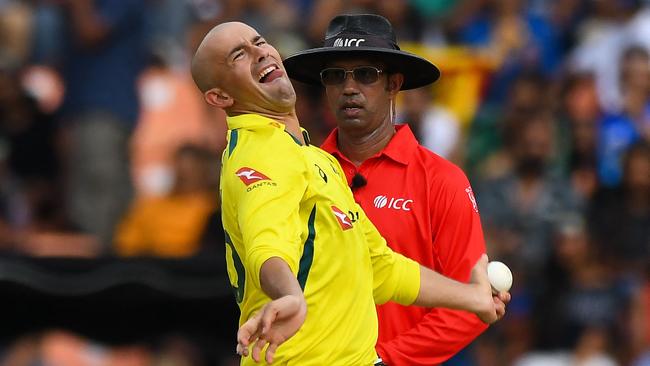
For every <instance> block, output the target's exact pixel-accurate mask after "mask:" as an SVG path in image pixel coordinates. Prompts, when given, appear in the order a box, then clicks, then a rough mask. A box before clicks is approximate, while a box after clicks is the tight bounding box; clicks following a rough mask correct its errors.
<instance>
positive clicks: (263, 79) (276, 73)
mask: <svg viewBox="0 0 650 366" xmlns="http://www.w3.org/2000/svg"><path fill="white" fill-rule="evenodd" d="M280 76H282V70H280V68H279V67H278V66H277V65H269V66H267V67H265V68H264V70H262V71H261V72H260V73H259V75H257V80H258V81H259V82H260V83H270V82H271V81H273V80H275V79H277V78H279V77H280Z"/></svg>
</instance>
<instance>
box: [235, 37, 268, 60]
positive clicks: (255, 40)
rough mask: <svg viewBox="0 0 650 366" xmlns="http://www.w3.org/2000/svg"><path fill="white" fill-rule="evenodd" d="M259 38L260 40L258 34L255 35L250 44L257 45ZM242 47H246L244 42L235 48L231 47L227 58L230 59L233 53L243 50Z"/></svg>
mask: <svg viewBox="0 0 650 366" xmlns="http://www.w3.org/2000/svg"><path fill="white" fill-rule="evenodd" d="M261 38H262V36H260V35H259V34H258V35H256V36H255V37H253V39H251V43H253V44H255V43H257V41H259V40H260V39H261ZM244 47H246V42H242V43H240V44H238V45H236V46H235V47H233V49H232V50H230V52H229V53H228V58H230V57H231V56H232V55H233V53H235V52H237V51H239V50H241V49H243V48H244Z"/></svg>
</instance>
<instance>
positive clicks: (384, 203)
mask: <svg viewBox="0 0 650 366" xmlns="http://www.w3.org/2000/svg"><path fill="white" fill-rule="evenodd" d="M412 203H413V200H408V199H405V198H390V199H389V198H388V197H386V196H383V195H379V196H377V197H375V199H374V201H373V204H374V205H375V207H377V208H384V207H388V208H392V209H395V210H401V211H411V204H412Z"/></svg>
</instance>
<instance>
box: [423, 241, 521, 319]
mask: <svg viewBox="0 0 650 366" xmlns="http://www.w3.org/2000/svg"><path fill="white" fill-rule="evenodd" d="M487 264H488V258H487V255H485V254H484V255H483V256H482V257H481V258H480V259H479V260H478V262H477V263H476V265H475V266H474V268H472V278H471V280H470V283H467V284H465V283H461V282H458V281H455V280H452V279H450V278H447V277H445V276H443V275H441V274H439V273H437V272H435V271H432V270H430V269H428V268H426V267H421V268H420V292H419V293H418V297H417V298H416V300H415V302H414V305H418V306H425V307H445V308H449V309H457V310H466V311H470V312H472V313H474V314H476V315H477V316H478V317H479V318H480V319H481V320H482V321H483V322H485V323H488V324H491V323H494V322H495V321H497V320H499V319H500V318H502V317H503V315H505V307H506V305H505V303H506V302H508V301H509V299H510V294H508V293H500V294H497V295H493V294H492V288H491V286H490V281H489V280H488V276H487Z"/></svg>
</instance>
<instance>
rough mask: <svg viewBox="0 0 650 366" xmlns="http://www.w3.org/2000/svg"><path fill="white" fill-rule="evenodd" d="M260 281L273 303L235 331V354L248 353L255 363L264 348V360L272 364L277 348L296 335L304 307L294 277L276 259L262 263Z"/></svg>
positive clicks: (284, 264) (301, 295) (282, 261)
mask: <svg viewBox="0 0 650 366" xmlns="http://www.w3.org/2000/svg"><path fill="white" fill-rule="evenodd" d="M260 281H261V284H262V290H263V291H264V292H265V293H266V294H267V295H268V296H269V297H271V298H272V299H274V300H273V301H270V302H269V303H267V304H266V305H264V306H263V307H262V309H260V311H259V312H257V314H255V315H254V316H253V317H252V318H250V319H248V320H247V321H246V322H245V323H244V324H242V326H241V327H240V328H239V331H238V332H237V353H238V354H240V355H242V356H248V355H249V353H250V354H252V357H253V359H254V360H255V361H256V362H259V361H260V359H261V353H262V349H263V348H264V346H265V345H267V344H268V345H269V346H268V348H267V350H266V354H265V359H266V362H267V363H272V362H273V357H274V355H275V352H276V350H277V349H278V347H279V346H280V345H281V344H282V343H284V342H285V341H286V340H288V339H289V338H291V337H292V336H293V335H294V334H296V332H298V330H299V329H300V327H301V326H302V324H303V323H304V321H305V317H306V315H307V304H306V302H305V297H304V296H303V293H302V290H301V288H300V285H299V284H298V281H297V280H296V277H295V275H294V274H293V272H291V270H290V269H289V265H287V263H286V262H285V261H284V260H282V259H280V258H277V257H273V258H270V259H269V260H267V261H266V262H264V264H263V265H262V269H261V271H260ZM251 345H252V351H250V350H249V347H250V346H251Z"/></svg>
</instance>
